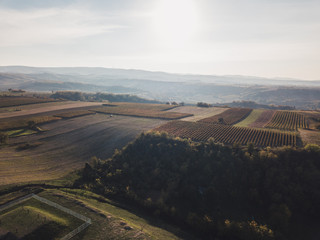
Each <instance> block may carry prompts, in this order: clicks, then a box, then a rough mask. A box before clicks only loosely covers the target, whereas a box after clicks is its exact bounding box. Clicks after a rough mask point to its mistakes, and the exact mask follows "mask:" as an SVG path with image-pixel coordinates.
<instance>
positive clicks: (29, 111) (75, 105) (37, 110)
mask: <svg viewBox="0 0 320 240" xmlns="http://www.w3.org/2000/svg"><path fill="white" fill-rule="evenodd" d="M100 105H102V103H101V102H74V103H70V102H68V103H67V104H64V105H57V106H49V107H48V106H46V107H39V108H34V109H25V110H21V111H17V112H6V113H0V118H11V117H19V116H25V115H31V114H37V113H44V112H52V111H57V110H63V109H69V108H80V107H90V106H100Z"/></svg>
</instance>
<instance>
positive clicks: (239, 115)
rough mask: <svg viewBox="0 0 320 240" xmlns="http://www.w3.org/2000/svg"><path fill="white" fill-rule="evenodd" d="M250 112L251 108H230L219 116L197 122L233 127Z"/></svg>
mask: <svg viewBox="0 0 320 240" xmlns="http://www.w3.org/2000/svg"><path fill="white" fill-rule="evenodd" d="M251 111H252V109H251V108H230V109H228V110H226V111H224V112H222V113H220V114H217V115H214V116H211V117H208V118H204V119H201V120H199V122H203V123H222V124H226V125H233V124H236V123H238V122H240V121H242V120H243V119H245V118H246V117H247V116H248V115H249V114H250V113H251Z"/></svg>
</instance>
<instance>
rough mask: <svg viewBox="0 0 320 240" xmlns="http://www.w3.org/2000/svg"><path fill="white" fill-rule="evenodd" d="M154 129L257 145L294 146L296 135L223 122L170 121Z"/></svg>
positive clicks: (197, 137)
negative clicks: (235, 125) (224, 123)
mask: <svg viewBox="0 0 320 240" xmlns="http://www.w3.org/2000/svg"><path fill="white" fill-rule="evenodd" d="M154 131H159V132H162V131H164V132H167V133H168V134H169V135H172V136H175V137H181V138H190V139H192V140H194V141H207V140H208V139H209V138H213V139H214V140H215V141H216V142H221V143H225V144H233V143H240V144H242V145H246V144H248V143H254V144H255V145H257V146H270V147H277V146H296V144H297V135H296V134H295V133H292V132H280V131H272V130H263V129H254V128H247V127H234V126H230V125H223V124H213V123H202V122H186V121H171V122H168V123H166V124H164V125H162V126H160V127H157V128H155V129H154Z"/></svg>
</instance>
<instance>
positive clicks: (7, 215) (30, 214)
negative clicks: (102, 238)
mask: <svg viewBox="0 0 320 240" xmlns="http://www.w3.org/2000/svg"><path fill="white" fill-rule="evenodd" d="M82 223H83V222H82V221H81V220H79V219H77V218H75V217H73V216H71V215H69V214H67V213H64V212H62V211H61V210H58V209H56V208H54V207H51V206H49V205H47V204H45V203H42V202H40V201H38V200H36V199H29V200H27V201H25V202H22V203H20V204H18V205H15V206H12V207H10V208H8V209H5V210H3V211H1V212H0V231H1V232H2V234H1V235H5V234H7V233H10V234H11V235H13V236H15V237H17V238H19V239H21V238H23V239H40V238H42V239H60V238H61V237H63V236H64V235H66V234H67V233H69V232H71V231H72V230H73V229H75V228H77V227H78V226H80V225H81V224H82ZM12 239H13V238H12Z"/></svg>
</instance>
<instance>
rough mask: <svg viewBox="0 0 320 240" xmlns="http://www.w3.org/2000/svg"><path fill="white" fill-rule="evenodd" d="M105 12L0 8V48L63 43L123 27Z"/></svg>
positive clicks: (67, 9) (69, 9)
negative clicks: (104, 13)
mask: <svg viewBox="0 0 320 240" xmlns="http://www.w3.org/2000/svg"><path fill="white" fill-rule="evenodd" d="M123 27H124V26H120V25H117V24H113V23H112V22H111V20H110V19H108V17H107V16H106V15H97V14H96V13H93V12H90V11H87V10H84V9H74V8H63V9H61V8H46V9H30V10H24V11H23V10H15V9H4V8H2V9H1V8H0V31H1V38H0V47H6V46H26V45H37V44H56V43H66V42H68V41H70V40H73V39H77V38H81V37H86V36H92V35H97V34H103V33H107V32H111V31H114V30H116V29H118V28H123Z"/></svg>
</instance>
